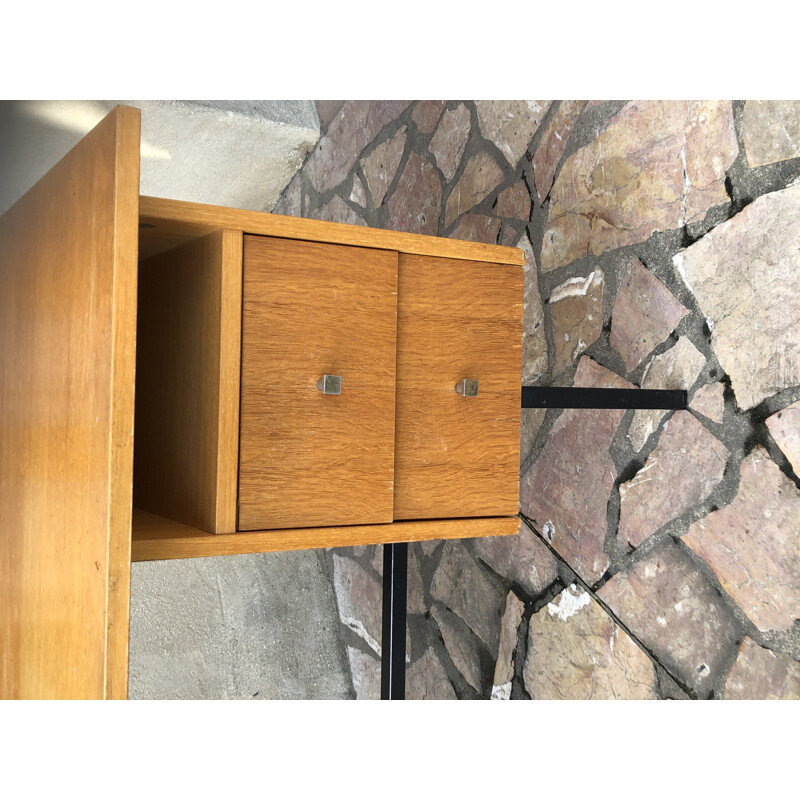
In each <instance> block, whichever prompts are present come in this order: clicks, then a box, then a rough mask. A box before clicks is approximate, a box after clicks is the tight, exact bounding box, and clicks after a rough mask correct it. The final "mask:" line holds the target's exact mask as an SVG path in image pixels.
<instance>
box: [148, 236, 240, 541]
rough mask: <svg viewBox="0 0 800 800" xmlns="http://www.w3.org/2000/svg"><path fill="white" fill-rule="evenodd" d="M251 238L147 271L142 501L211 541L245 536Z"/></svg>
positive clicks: (162, 260) (187, 247)
mask: <svg viewBox="0 0 800 800" xmlns="http://www.w3.org/2000/svg"><path fill="white" fill-rule="evenodd" d="M241 292H242V234H241V231H231V230H220V231H216V232H215V233H211V234H208V235H206V236H204V237H202V238H200V239H194V240H192V241H190V242H188V243H186V244H183V245H180V246H179V247H177V248H175V249H173V250H169V251H167V252H165V253H161V254H160V255H158V256H154V257H153V258H150V259H147V260H145V261H143V262H141V264H140V266H139V320H138V356H137V365H136V440H135V458H134V502H135V504H136V505H137V506H138V507H140V508H144V509H147V510H149V511H152V512H154V513H157V514H160V515H163V516H166V517H170V518H171V519H175V520H178V521H180V522H185V523H186V524H188V525H194V526H196V527H198V528H202V529H203V530H206V531H209V532H211V533H233V532H234V531H235V530H236V492H237V481H238V458H239V439H238V437H239V424H238V423H239V374H240V341H241V339H240V337H241V316H242V306H241Z"/></svg>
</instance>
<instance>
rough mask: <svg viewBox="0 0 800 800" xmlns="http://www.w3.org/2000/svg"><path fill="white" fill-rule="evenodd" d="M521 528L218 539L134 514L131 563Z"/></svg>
mask: <svg viewBox="0 0 800 800" xmlns="http://www.w3.org/2000/svg"><path fill="white" fill-rule="evenodd" d="M519 526H520V519H519V517H471V518H469V519H437V520H414V521H409V522H392V523H387V524H385V525H345V526H339V527H328V528H324V527H322V528H290V529H286V530H272V531H249V532H246V533H242V532H239V533H228V534H219V533H217V534H214V533H207V532H206V531H202V530H200V529H199V528H193V527H191V526H190V525H184V524H182V523H180V522H175V521H174V520H171V519H167V518H166V517H160V516H158V515H157V514H151V513H150V512H148V511H142V510H141V509H138V508H135V509H134V510H133V541H132V548H131V560H132V561H160V560H166V559H172V558H203V557H208V556H235V555H243V554H246V553H271V552H277V551H280V550H301V549H307V548H314V547H354V546H356V545H360V544H381V543H387V542H418V541H424V540H426V539H469V538H473V537H478V536H513V535H514V534H516V533H518V532H519Z"/></svg>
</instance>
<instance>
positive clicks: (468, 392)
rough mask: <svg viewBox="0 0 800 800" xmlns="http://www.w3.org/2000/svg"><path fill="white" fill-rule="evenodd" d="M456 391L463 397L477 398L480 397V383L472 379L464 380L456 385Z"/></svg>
mask: <svg viewBox="0 0 800 800" xmlns="http://www.w3.org/2000/svg"><path fill="white" fill-rule="evenodd" d="M455 388H456V391H457V392H458V393H459V394H460V395H462V396H463V397H477V396H478V381H476V380H472V379H470V378H464V379H463V380H460V381H459V382H458V383H457V384H456V387H455Z"/></svg>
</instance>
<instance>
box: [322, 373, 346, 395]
mask: <svg viewBox="0 0 800 800" xmlns="http://www.w3.org/2000/svg"><path fill="white" fill-rule="evenodd" d="M317 389H319V390H320V391H321V392H322V393H323V394H341V393H342V378H341V376H339V375H323V376H322V377H321V378H320V379H319V380H318V381H317Z"/></svg>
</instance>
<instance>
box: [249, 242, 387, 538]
mask: <svg viewBox="0 0 800 800" xmlns="http://www.w3.org/2000/svg"><path fill="white" fill-rule="evenodd" d="M243 283H244V298H243V320H242V405H241V441H240V470H239V529H240V530H259V529H263V530H267V529H275V528H290V527H310V526H315V525H358V524H366V523H380V522H390V521H391V519H392V488H393V477H394V459H393V450H394V414H395V409H394V396H395V355H396V325H397V306H396V300H397V294H396V293H397V254H396V253H392V252H387V251H380V250H371V249H368V248H359V247H345V246H342V245H329V244H319V243H315V242H300V241H293V240H288V239H273V238H269V237H262V236H245V241H244V278H243ZM326 374H327V375H333V376H338V377H340V378H341V394H325V393H323V392H322V391H321V390H320V388H318V382H319V381H320V380H321V379H322V377H323V375H326Z"/></svg>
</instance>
